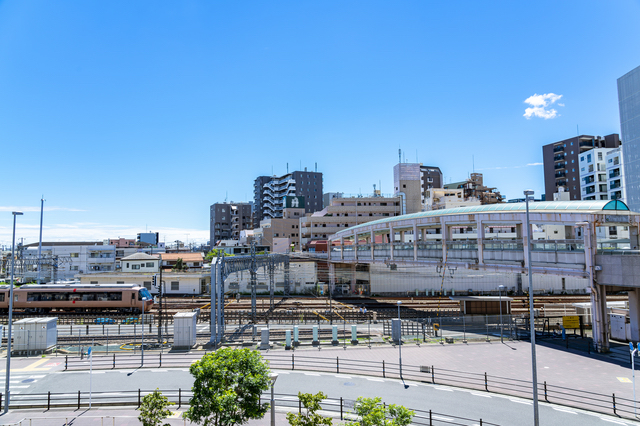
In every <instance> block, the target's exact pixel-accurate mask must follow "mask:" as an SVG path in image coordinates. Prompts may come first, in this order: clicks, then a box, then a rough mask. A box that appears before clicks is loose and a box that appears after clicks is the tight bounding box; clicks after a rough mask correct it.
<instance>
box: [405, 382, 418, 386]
mask: <svg viewBox="0 0 640 426" xmlns="http://www.w3.org/2000/svg"><path fill="white" fill-rule="evenodd" d="M404 385H405V386H416V387H417V386H418V385H416V384H415V383H405V384H404Z"/></svg>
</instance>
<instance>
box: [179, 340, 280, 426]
mask: <svg viewBox="0 0 640 426" xmlns="http://www.w3.org/2000/svg"><path fill="white" fill-rule="evenodd" d="M189 371H190V372H191V375H192V376H193V377H194V383H193V387H192V388H191V390H192V391H193V397H192V398H191V400H190V401H189V405H190V407H189V409H188V410H187V411H186V412H185V413H184V414H183V417H184V418H185V419H188V420H190V421H192V422H194V423H197V424H202V425H204V426H230V425H236V424H244V423H246V422H247V421H248V420H249V419H260V418H262V417H263V416H264V414H265V413H266V412H267V410H268V408H269V404H268V403H264V404H261V403H260V395H261V394H262V392H263V391H266V390H268V389H269V385H270V383H271V380H270V378H269V371H270V370H269V366H268V364H267V362H266V361H264V360H263V359H262V356H260V353H259V352H258V351H252V350H249V349H246V348H245V349H233V348H225V349H219V350H217V351H216V352H212V353H210V354H207V355H205V356H204V357H202V359H201V360H200V361H197V362H195V363H194V364H192V365H191V367H190V368H189Z"/></svg>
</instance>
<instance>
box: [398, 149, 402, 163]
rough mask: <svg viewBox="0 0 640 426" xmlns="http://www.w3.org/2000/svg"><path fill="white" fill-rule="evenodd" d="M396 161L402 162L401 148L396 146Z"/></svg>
mask: <svg viewBox="0 0 640 426" xmlns="http://www.w3.org/2000/svg"><path fill="white" fill-rule="evenodd" d="M398 163H402V150H401V149H400V148H398Z"/></svg>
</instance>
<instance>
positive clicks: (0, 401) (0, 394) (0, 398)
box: [0, 392, 2, 408]
mask: <svg viewBox="0 0 640 426" xmlns="http://www.w3.org/2000/svg"><path fill="white" fill-rule="evenodd" d="M0 408H2V392H0Z"/></svg>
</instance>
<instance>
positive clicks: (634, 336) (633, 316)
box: [627, 288, 640, 342]
mask: <svg viewBox="0 0 640 426" xmlns="http://www.w3.org/2000/svg"><path fill="white" fill-rule="evenodd" d="M627 294H628V296H629V322H630V326H631V336H630V337H631V340H632V341H633V342H638V341H640V289H637V288H636V289H635V290H629V291H628V292H627Z"/></svg>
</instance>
